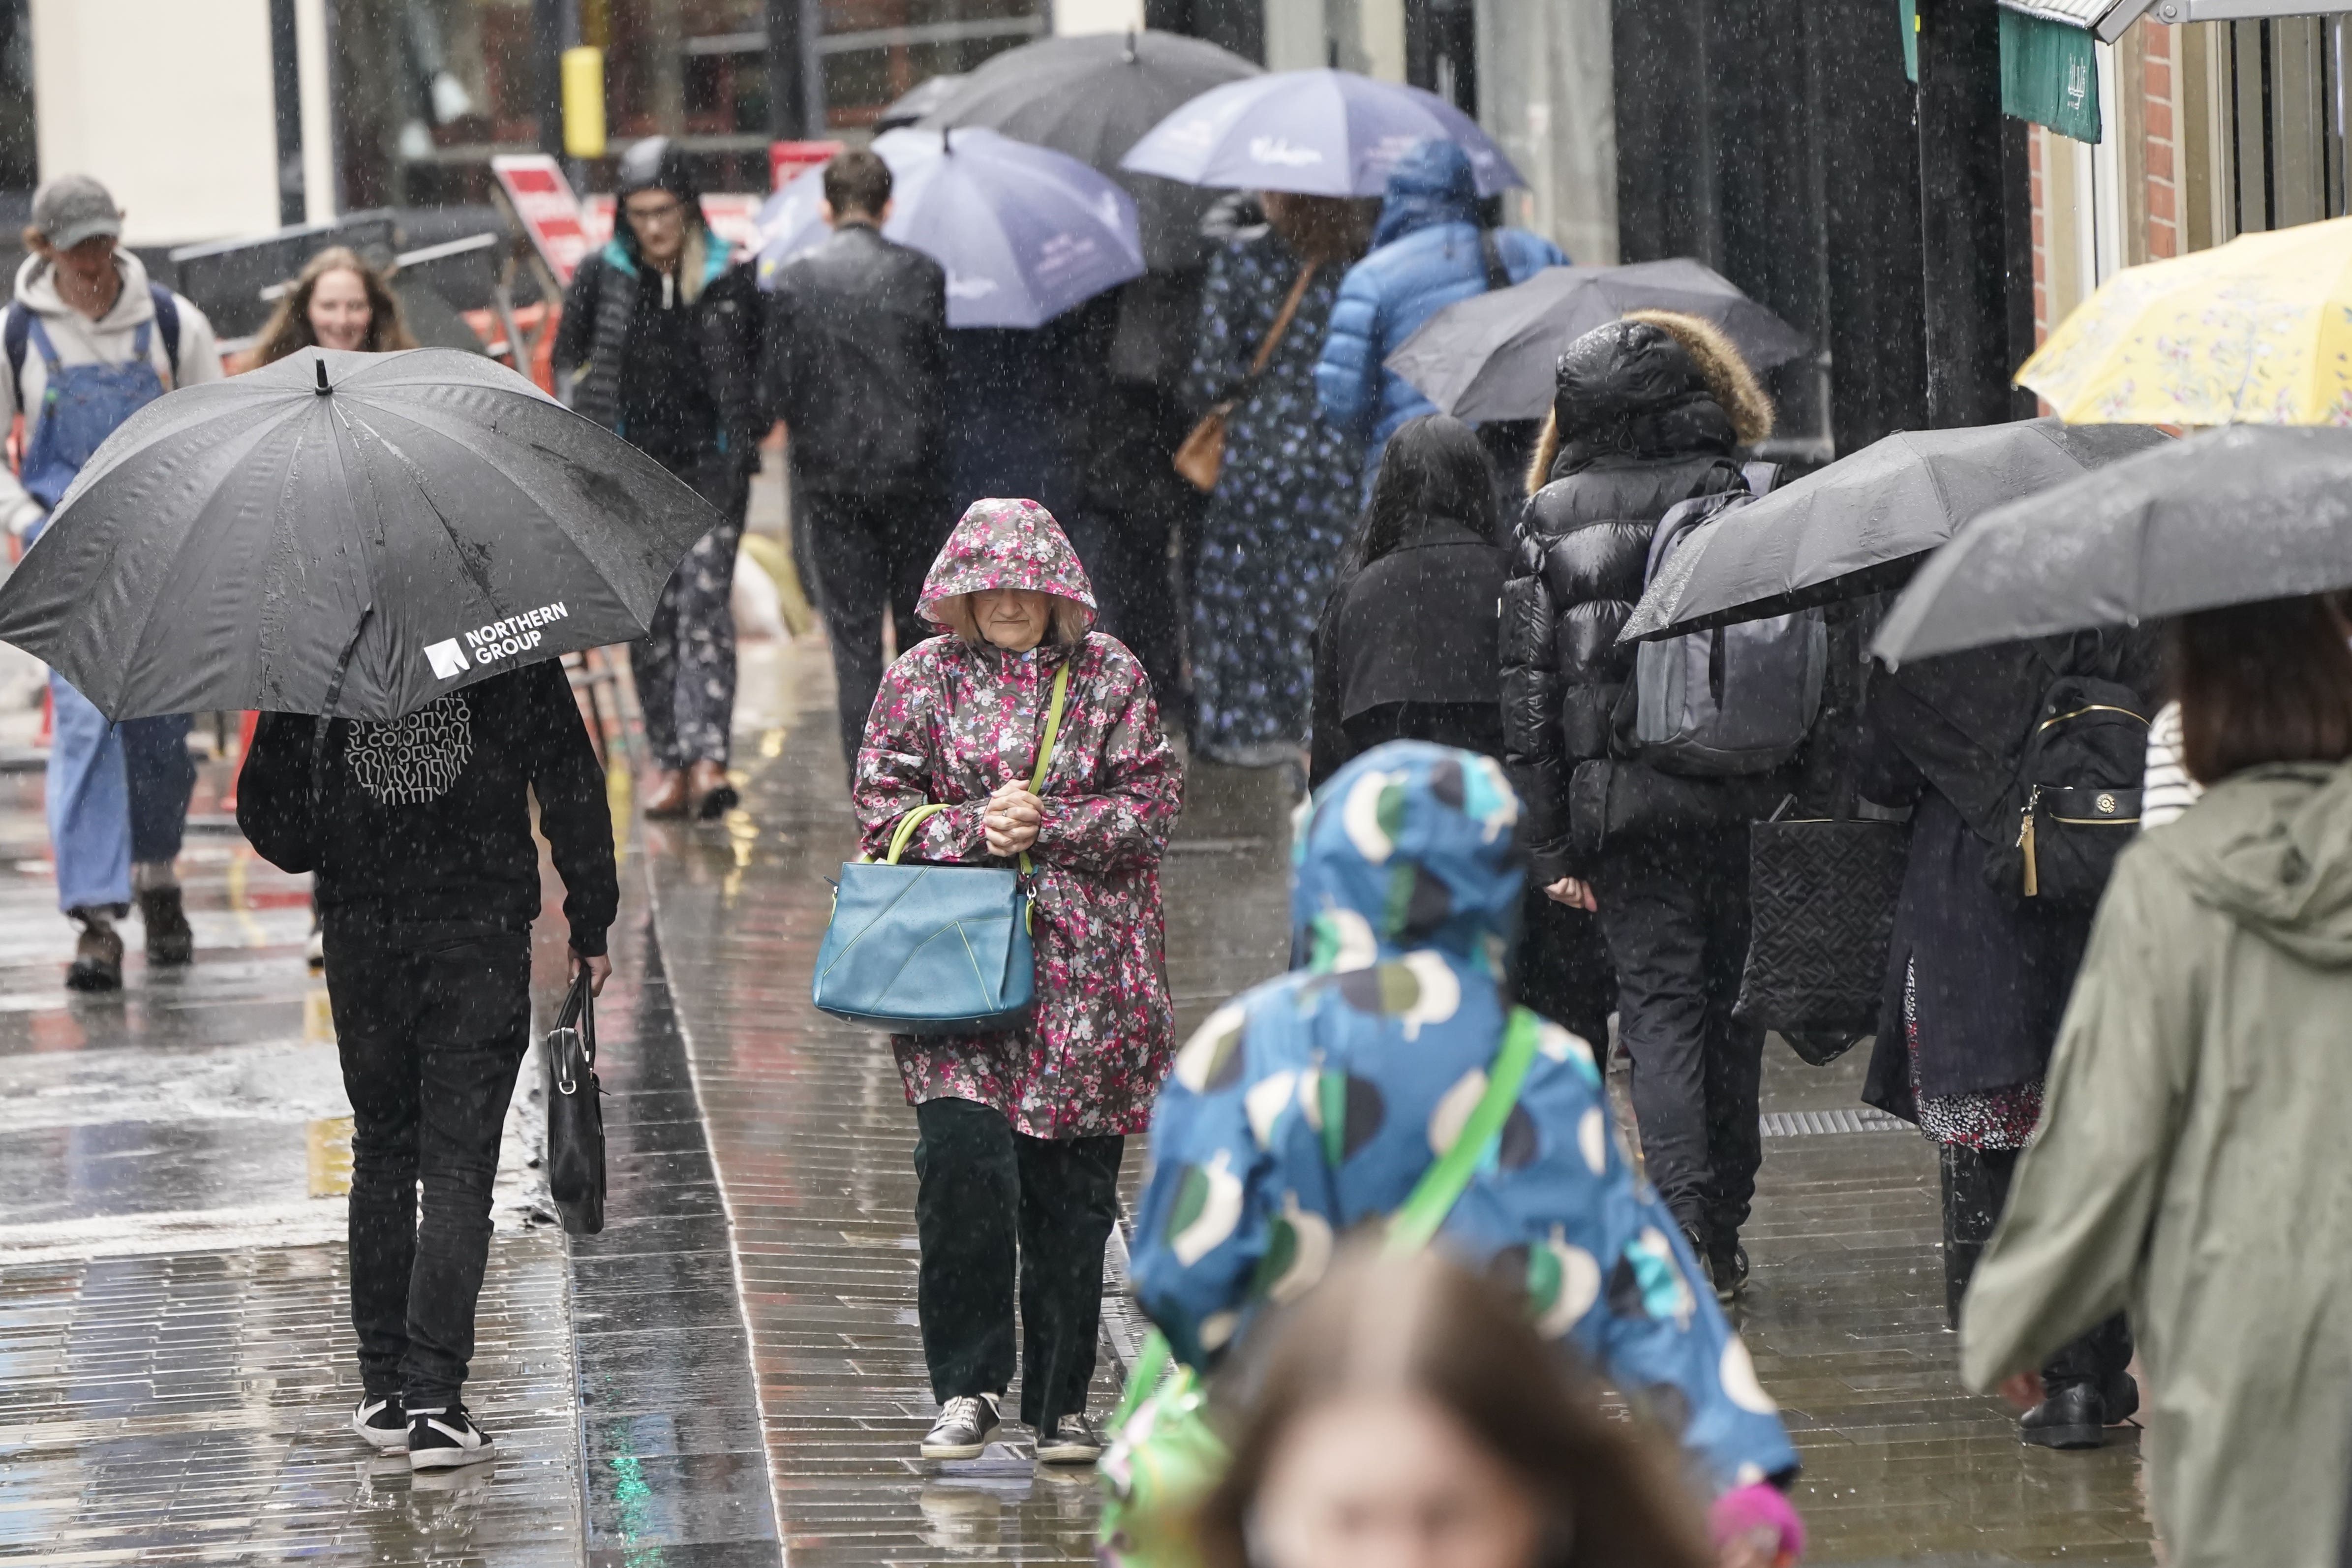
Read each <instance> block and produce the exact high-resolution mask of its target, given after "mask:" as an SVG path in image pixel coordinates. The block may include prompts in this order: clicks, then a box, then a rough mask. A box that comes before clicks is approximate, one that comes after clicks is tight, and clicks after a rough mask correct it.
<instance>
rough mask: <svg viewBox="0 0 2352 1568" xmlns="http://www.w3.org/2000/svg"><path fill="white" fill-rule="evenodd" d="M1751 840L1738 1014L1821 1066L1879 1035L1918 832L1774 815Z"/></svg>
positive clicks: (1753, 829)
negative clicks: (1889, 957) (1906, 869)
mask: <svg viewBox="0 0 2352 1568" xmlns="http://www.w3.org/2000/svg"><path fill="white" fill-rule="evenodd" d="M1787 809H1788V808H1787V806H1786V805H1783V807H1782V811H1784V812H1785V811H1786V810H1787ZM1910 837H1911V832H1910V826H1909V824H1907V823H1900V822H1872V821H1855V820H1847V819H1842V818H1838V817H1817V818H1812V819H1801V820H1788V819H1786V818H1784V817H1783V816H1780V814H1779V813H1776V814H1774V816H1773V817H1772V819H1771V820H1769V821H1767V822H1759V823H1755V824H1752V825H1751V826H1749V827H1748V904H1749V910H1750V919H1751V922H1752V923H1751V929H1750V934H1749V936H1748V967H1747V970H1746V972H1745V973H1742V974H1741V976H1740V979H1739V1000H1738V1004H1737V1005H1735V1006H1734V1008H1733V1009H1732V1013H1733V1016H1735V1017H1737V1018H1738V1019H1739V1020H1740V1021H1741V1022H1742V1023H1745V1024H1754V1025H1760V1026H1763V1027H1765V1028H1767V1029H1777V1030H1779V1031H1780V1034H1781V1035H1782V1036H1783V1037H1786V1038H1787V1040H1788V1042H1789V1045H1790V1048H1791V1049H1793V1050H1794V1051H1795V1052H1796V1053H1797V1054H1798V1055H1799V1056H1801V1057H1802V1058H1804V1059H1805V1060H1807V1061H1809V1062H1811V1063H1812V1064H1813V1065H1814V1066H1816V1067H1820V1066H1823V1065H1825V1064H1826V1063H1828V1062H1831V1061H1833V1060H1835V1059H1836V1058H1838V1057H1840V1056H1842V1055H1843V1054H1844V1053H1845V1051H1846V1050H1847V1049H1849V1048H1850V1047H1852V1046H1853V1044H1854V1042H1855V1041H1857V1040H1859V1039H1861V1038H1862V1037H1864V1036H1865V1035H1870V1034H1873V1033H1875V1032H1876V1030H1877V1028H1878V1004H1879V997H1880V994H1881V991H1882V989H1883V987H1884V986H1885V981H1886V948H1887V943H1888V942H1890V941H1891V940H1892V939H1893V937H1894V934H1895V899H1896V897H1897V896H1898V895H1899V894H1900V893H1901V892H1902V889H1903V864H1904V858H1905V856H1906V852H1907V850H1908V849H1909V847H1910Z"/></svg>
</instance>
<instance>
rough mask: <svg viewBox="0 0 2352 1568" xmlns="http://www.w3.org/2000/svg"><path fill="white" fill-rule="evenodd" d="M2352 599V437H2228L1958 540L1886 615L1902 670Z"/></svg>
mask: <svg viewBox="0 0 2352 1568" xmlns="http://www.w3.org/2000/svg"><path fill="white" fill-rule="evenodd" d="M2347 587H2352V430H2345V429H2332V428H2327V427H2325V426H2277V425H2233V426H2223V427H2221V428H2219V429H2214V430H2208V431H2205V432H2203V433H2202V434H2200V435H2196V436H2191V437H2189V438H2188V439H2186V440H2183V441H2176V442H2171V443H2168V444H2167V445H2166V446H2164V447H2160V448H2158V450H2156V451H2153V452H2143V453H2141V454H2140V455H2139V456H2137V457H2136V458H2129V459H2127V460H2126V461H2124V462H2120V463H2117V464H2116V465H2115V466H2114V467H2112V468H2104V469H2101V470H2100V471H2099V472H2097V473H2093V474H2084V476H2083V477H2082V478H2080V479H2074V480H2071V481H2069V482H2068V483H2066V484H2063V485H2060V486H2058V487H2057V488H2055V489H2047V490H2043V491H2042V492H2041V493H2040V494H2038V495H2032V496H2029V497H2027V498H2026V499H2025V500H2020V501H2014V502H2012V503H2011V504H2010V505H2008V506H2005V507H2002V508H2000V510H1997V511H1991V512H1988V513H1987V514H1985V515H1984V516H1983V517H1980V518H1979V519H1977V521H1975V522H1973V523H1971V524H1969V526H1968V527H1967V528H1965V529H1962V530H1961V531H1959V533H1958V534H1957V535H1955V536H1954V538H1953V540H1952V542H1951V543H1949V544H1948V545H1946V546H1945V547H1944V548H1943V549H1942V550H1939V551H1937V552H1936V553H1935V555H1933V556H1932V557H1930V558H1929V560H1928V562H1927V565H1925V566H1923V567H1921V568H1920V570H1919V574H1918V576H1916V578H1914V579H1913V580H1912V583H1911V585H1910V586H1909V587H1908V588H1906V589H1905V590H1904V592H1903V596H1902V597H1901V598H1899V599H1897V600H1896V601H1895V607H1894V608H1893V609H1892V610H1890V611H1888V612H1887V616H1886V620H1885V624H1884V625H1883V626H1881V627H1880V628H1879V633H1878V639H1877V641H1876V642H1875V643H1874V644H1873V645H1872V648H1871V651H1872V652H1873V653H1874V654H1876V655H1877V656H1878V657H1879V658H1882V659H1884V660H1885V661H1886V663H1887V665H1888V667H1889V668H1893V667H1894V666H1895V665H1897V664H1900V663H1901V662H1902V661H1904V660H1906V659H1913V658H1926V657H1927V656H1928V655H1929V654H1937V653H1950V652H1953V651H1955V650H1957V649H1959V648H1967V647H1983V646H1984V645H1986V644H1988V643H1999V642H2012V641H2015V640H2017V639H2019V638H2021V637H2043V636H2046V635H2049V634H2051V633H2054V632H2073V631H2083V630H2087V629H2089V628H2091V627H2094V626H2135V625H2137V624H2138V623H2139V622H2141V621H2145V620H2152V619H2156V618H2158V617H2159V616H2179V615H2185V614H2187V613H2188V612H2189V611H2191V610H2212V609H2220V608H2221V607H2222V606H2224V605H2250V604H2254V603H2258V602H2259V601H2261V600H2263V599H2282V598H2287V597H2290V596H2292V595H2299V594H2325V593H2331V592H2334V591H2336V590H2338V589H2342V588H2347Z"/></svg>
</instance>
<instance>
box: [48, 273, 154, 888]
mask: <svg viewBox="0 0 2352 1568" xmlns="http://www.w3.org/2000/svg"><path fill="white" fill-rule="evenodd" d="M18 308H19V309H22V307H18ZM28 325H29V328H30V331H29V332H28V333H27V336H28V337H29V339H30V341H31V342H32V344H33V346H34V347H35V348H36V349H37V350H38V351H39V353H40V355H41V363H42V366H43V368H44V369H45V370H46V371H47V377H48V379H47V386H46V388H45V389H44V391H43V393H42V396H41V402H40V406H39V407H37V408H34V409H28V410H26V414H27V416H28V423H29V424H30V425H31V426H32V428H31V438H30V439H29V440H28V441H27V442H26V448H25V462H24V471H23V475H22V482H23V484H24V486H25V489H26V491H27V492H28V493H29V494H30V495H31V496H32V497H33V499H34V500H37V501H39V502H40V503H41V505H42V506H44V507H47V508H52V509H54V508H55V507H56V506H57V504H58V500H60V499H61V498H63V496H64V495H65V493H66V489H67V488H68V486H70V485H71V484H72V483H73V481H74V476H75V475H77V474H79V473H80V472H81V467H82V465H83V464H84V463H86V462H88V461H89V458H90V454H91V453H93V452H95V451H97V450H98V448H99V446H100V443H102V442H104V441H105V439H106V438H107V437H109V436H111V435H112V434H114V432H115V429H116V427H117V426H120V425H121V423H122V422H123V421H124V420H126V419H128V418H130V417H131V415H132V414H134V413H136V412H138V410H139V409H141V408H142V407H143V406H145V405H147V404H150V403H152V402H153V401H154V400H155V399H156V398H158V397H161V396H163V391H164V387H163V377H162V375H160V374H157V372H156V369H155V363H154V358H153V355H152V353H151V347H152V343H153V342H154V323H153V322H152V321H142V322H141V323H140V325H139V331H138V334H137V335H136V336H135V337H134V338H133V339H132V340H131V358H130V359H129V360H128V361H126V362H125V363H121V364H107V363H94V364H77V365H66V364H61V363H58V351H57V345H56V344H55V343H53V342H50V341H49V334H48V329H47V327H45V326H43V325H42V322H41V318H40V317H39V316H38V315H33V316H32V317H31V319H30V321H29V323H28ZM47 521H48V520H47V519H46V518H44V519H43V520H42V521H41V523H39V524H36V525H35V527H34V529H33V530H32V531H31V532H30V533H29V534H28V535H27V538H28V540H35V539H37V538H38V537H39V532H40V529H41V527H43V526H45V525H46V524H47ZM49 695H50V709H51V715H52V722H51V731H52V734H51V739H50V744H49V771H48V786H47V793H48V808H49V845H50V849H51V853H52V854H53V855H55V857H56V858H57V866H58V908H59V909H62V910H76V909H83V908H91V907H103V906H107V905H113V906H118V907H121V906H126V905H128V904H129V903H130V901H131V861H132V860H133V859H137V860H142V861H147V860H170V859H172V858H174V857H175V856H177V855H178V854H179V852H180V837H181V834H182V833H183V831H184V829H185V828H186V826H187V818H188V796H189V795H190V794H191V793H192V792H193V791H194V788H195V782H196V770H195V764H194V763H193V762H191V761H190V760H189V757H188V716H187V715H186V714H184V713H174V714H168V715H164V716H162V717H158V718H152V719H132V720H129V721H125V722H124V723H121V724H119V725H110V724H109V723H108V722H107V721H106V718H105V716H104V715H103V714H101V713H100V712H99V710H97V709H95V708H93V707H91V706H90V705H89V700H88V699H86V698H84V697H83V696H82V694H81V693H80V692H79V691H76V690H75V689H73V688H72V687H71V686H69V685H68V684H67V683H66V681H65V680H64V679H63V678H61V677H60V676H58V674H57V673H56V672H55V671H52V672H51V673H50V675H49Z"/></svg>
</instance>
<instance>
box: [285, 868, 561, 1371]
mask: <svg viewBox="0 0 2352 1568" xmlns="http://www.w3.org/2000/svg"><path fill="white" fill-rule="evenodd" d="M324 937H325V942H326V949H327V995H328V999H329V1001H330V1003H331V1005H332V1006H333V1008H334V1015H335V1037H336V1041H337V1045H338V1048H339V1049H340V1050H341V1054H342V1067H343V1089H344V1091H345V1092H346V1093H347V1094H349V1095H350V1096H351V1101H352V1199H351V1269H352V1329H353V1330H354V1331H356V1332H357V1334H358V1336H359V1342H360V1376H361V1379H362V1382H363V1383H364V1384H365V1385H366V1387H367V1392H368V1394H369V1396H370V1397H371V1398H382V1397H384V1396H386V1395H388V1394H401V1395H403V1396H404V1397H405V1398H406V1400H407V1402H408V1403H409V1405H412V1406H422V1407H424V1408H427V1409H430V1408H432V1407H433V1406H436V1405H447V1404H449V1403H450V1402H452V1401H453V1400H455V1399H456V1398H457V1391H458V1389H459V1388H460V1387H462V1386H463V1385H464V1384H465V1381H466V1370H467V1363H468V1362H470V1361H471V1360H472V1359H473V1354H474V1307H475V1303H476V1301H477V1300H478V1298H479V1297H480V1296H481V1293H482V1271H483V1269H484V1268H486V1267H487V1266H488V1262H489V1256H490V1184H491V1182H492V1181H493V1180H494V1179H495V1177H496V1176H497V1174H498V1168H499V1132H500V1131H501V1129H502V1128H503V1127H504V1126H505V1123H506V1114H507V1101H508V1100H509V1099H510V1098H512V1096H513V1094H514V1086H515V1073H516V1070H517V1069H518V1068H520V1066H521V1064H522V1056H523V1048H524V1046H525V1045H526V1043H527V1042H528V1040H529V1037H530V937H529V935H528V934H527V933H526V932H524V931H490V932H474V933H471V934H466V935H446V934H445V935H441V936H438V937H417V936H403V935H399V934H396V933H387V932H386V931H384V930H383V928H382V927H378V926H369V925H362V924H360V923H359V922H357V921H350V920H345V919H338V918H337V916H336V915H335V914H334V913H333V912H332V911H330V913H329V914H328V916H327V920H326V924H325V931H324ZM420 1186H421V1187H422V1188H423V1194H424V1204H423V1216H422V1221H421V1223H420V1220H419V1214H418V1201H417V1198H418V1189H419V1187H420Z"/></svg>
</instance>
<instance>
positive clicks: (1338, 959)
mask: <svg viewBox="0 0 2352 1568" xmlns="http://www.w3.org/2000/svg"><path fill="white" fill-rule="evenodd" d="M1518 825H1519V797H1518V796H1517V795H1515V794H1514V793H1512V790H1511V785H1510V782H1509V781H1508V780H1507V779H1506V778H1505V777H1504V775H1503V769H1502V764H1501V763H1497V762H1496V761H1495V760H1494V759H1493V758H1491V757H1485V756H1481V755H1479V754H1478V753H1477V752H1464V751H1457V750H1455V749H1454V748H1453V747H1451V746H1437V745H1432V744H1431V743H1429V742H1426V741H1391V742H1388V743H1387V744H1386V745H1382V746H1376V747H1374V748H1373V749H1372V750H1370V751H1369V752H1365V753H1364V754H1363V755H1362V756H1360V757H1358V758H1357V759H1356V760H1355V761H1353V762H1351V763H1349V764H1348V765H1347V766H1346V767H1344V768H1341V769H1340V770H1339V772H1338V773H1335V774H1333V775H1332V777H1331V780H1330V782H1329V783H1328V784H1325V785H1324V786H1323V787H1322V788H1321V789H1320V790H1318V791H1317V792H1316V795H1315V798H1314V801H1313V803H1312V804H1311V805H1309V806H1308V808H1307V810H1306V811H1305V812H1304V813H1302V814H1301V816H1300V818H1299V822H1298V828H1297V836H1296V837H1295V838H1294V840H1293V842H1292V845H1291V858H1292V861H1293V864H1294V867H1295V869H1296V871H1297V879H1296V880H1295V881H1294V883H1293V885H1292V889H1291V895H1290V915H1291V937H1292V952H1294V953H1295V954H1297V955H1299V957H1300V958H1301V959H1303V961H1304V963H1305V964H1306V967H1307V968H1308V969H1310V970H1312V971H1314V972H1315V973H1348V972H1352V971H1355V970H1360V969H1369V968H1370V967H1372V966H1373V965H1374V964H1377V963H1381V961H1383V960H1387V959H1395V958H1398V957H1400V956H1402V954H1404V953H1406V952H1410V951H1412V950H1414V949H1420V948H1437V949H1440V950H1443V951H1444V952H1448V953H1451V954H1452V955H1454V957H1455V958H1457V959H1461V960H1464V961H1465V962H1468V963H1471V964H1472V965H1473V966H1475V967H1480V968H1483V969H1484V970H1485V972H1486V973H1489V974H1495V975H1500V974H1501V973H1502V972H1503V961H1504V959H1505V957H1506V956H1507V954H1508V952H1509V951H1510V945H1511V941H1512V938H1513V937H1514V935H1516V933H1517V921H1518V913H1519V895H1520V890H1521V889H1522V887H1523V885H1524V883H1525V880H1526V873H1525V871H1524V870H1523V868H1522V865H1521V859H1520V854H1519V844H1518V834H1517V828H1518Z"/></svg>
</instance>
